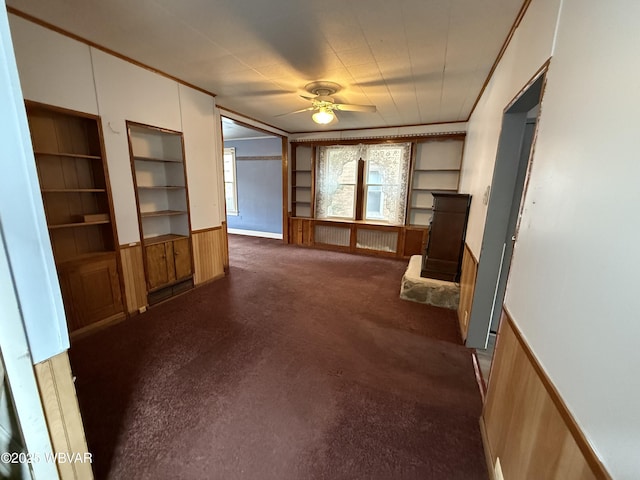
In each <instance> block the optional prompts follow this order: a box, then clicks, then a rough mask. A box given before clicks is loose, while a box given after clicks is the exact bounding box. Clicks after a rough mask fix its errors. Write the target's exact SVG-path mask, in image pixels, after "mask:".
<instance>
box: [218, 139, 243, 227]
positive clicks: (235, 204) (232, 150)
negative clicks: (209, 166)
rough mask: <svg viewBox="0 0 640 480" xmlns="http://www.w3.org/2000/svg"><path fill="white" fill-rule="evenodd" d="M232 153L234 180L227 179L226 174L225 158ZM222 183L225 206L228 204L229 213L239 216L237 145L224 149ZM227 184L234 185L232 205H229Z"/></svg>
mask: <svg viewBox="0 0 640 480" xmlns="http://www.w3.org/2000/svg"><path fill="white" fill-rule="evenodd" d="M229 154H230V155H231V167H232V168H231V170H232V174H233V180H232V181H230V182H229V181H227V178H226V176H225V174H224V173H225V163H226V160H225V158H226V157H227V155H229ZM222 183H223V188H224V199H225V206H226V211H227V215H233V216H237V215H238V214H239V212H238V210H239V209H238V177H237V170H236V148H235V147H225V148H224V151H223V156H222ZM227 184H230V185H232V187H233V190H232V191H233V205H232V206H231V207H232V208H231V207H230V206H229V202H227Z"/></svg>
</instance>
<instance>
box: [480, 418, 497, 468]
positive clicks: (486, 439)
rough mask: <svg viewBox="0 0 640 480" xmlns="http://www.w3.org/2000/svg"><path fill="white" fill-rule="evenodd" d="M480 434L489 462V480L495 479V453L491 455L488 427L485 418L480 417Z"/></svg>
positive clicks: (486, 458)
mask: <svg viewBox="0 0 640 480" xmlns="http://www.w3.org/2000/svg"><path fill="white" fill-rule="evenodd" d="M479 422H480V436H481V437H482V450H483V451H484V460H485V461H486V462H487V472H488V473H489V480H495V471H494V468H493V461H492V459H493V455H491V445H490V444H489V437H487V427H485V425H484V418H483V417H480V420H479Z"/></svg>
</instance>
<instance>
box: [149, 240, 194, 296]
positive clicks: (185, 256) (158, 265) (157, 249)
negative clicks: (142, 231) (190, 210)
mask: <svg viewBox="0 0 640 480" xmlns="http://www.w3.org/2000/svg"><path fill="white" fill-rule="evenodd" d="M189 241H190V240H189V238H188V237H185V238H180V239H177V240H170V241H166V242H161V243H154V244H151V245H147V246H145V258H146V266H147V287H148V289H149V291H150V292H151V291H154V290H157V289H160V288H163V287H167V286H170V285H173V284H175V283H178V282H181V281H183V280H187V279H190V278H191V277H192V273H193V271H192V268H191V245H190V243H189Z"/></svg>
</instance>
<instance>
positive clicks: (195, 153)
mask: <svg viewBox="0 0 640 480" xmlns="http://www.w3.org/2000/svg"><path fill="white" fill-rule="evenodd" d="M179 89H180V105H181V111H182V126H183V128H184V143H185V146H184V148H185V156H186V158H187V159H188V161H187V164H186V165H187V182H188V187H189V205H190V207H191V228H192V229H193V230H199V229H202V228H208V227H211V226H214V225H220V224H221V222H222V219H223V218H224V204H222V205H221V204H220V201H219V200H220V199H219V196H217V195H212V194H211V192H212V190H213V191H220V190H221V189H222V188H223V185H224V182H223V179H222V177H223V171H222V163H221V161H222V160H221V157H220V156H219V155H216V153H218V152H219V150H220V148H219V147H218V142H217V141H216V136H214V134H213V132H215V131H216V129H218V130H219V129H220V124H219V123H218V124H216V123H215V118H214V115H213V109H214V106H215V105H214V99H213V98H212V97H211V96H209V95H206V94H204V93H201V92H198V91H196V90H194V89H192V88H189V87H185V86H184V85H179ZM211 158H216V159H220V161H213V162H212V161H211Z"/></svg>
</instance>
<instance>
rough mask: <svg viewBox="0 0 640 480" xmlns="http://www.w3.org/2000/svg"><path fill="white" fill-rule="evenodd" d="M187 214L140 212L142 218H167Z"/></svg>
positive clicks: (180, 212) (172, 211)
mask: <svg viewBox="0 0 640 480" xmlns="http://www.w3.org/2000/svg"><path fill="white" fill-rule="evenodd" d="M186 214H187V212H186V211H183V210H158V211H156V212H140V216H141V217H142V218H148V217H166V216H168V215H186Z"/></svg>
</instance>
